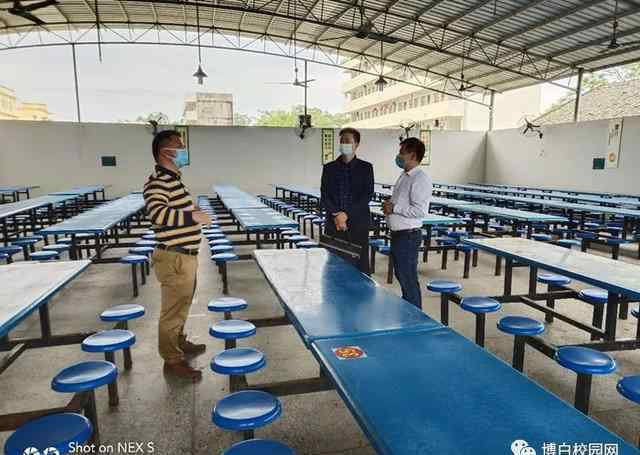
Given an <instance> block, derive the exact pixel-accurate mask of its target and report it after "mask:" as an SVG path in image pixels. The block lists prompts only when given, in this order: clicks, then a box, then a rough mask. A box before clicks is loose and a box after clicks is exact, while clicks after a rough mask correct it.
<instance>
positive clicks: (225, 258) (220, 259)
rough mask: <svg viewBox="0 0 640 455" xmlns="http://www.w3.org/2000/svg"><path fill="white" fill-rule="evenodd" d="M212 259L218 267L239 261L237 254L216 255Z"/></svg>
mask: <svg viewBox="0 0 640 455" xmlns="http://www.w3.org/2000/svg"><path fill="white" fill-rule="evenodd" d="M211 259H212V260H213V261H215V263H216V264H217V265H221V264H224V263H225V262H229V261H237V260H238V259H239V257H238V255H237V254H233V253H216V254H214V255H212V256H211Z"/></svg>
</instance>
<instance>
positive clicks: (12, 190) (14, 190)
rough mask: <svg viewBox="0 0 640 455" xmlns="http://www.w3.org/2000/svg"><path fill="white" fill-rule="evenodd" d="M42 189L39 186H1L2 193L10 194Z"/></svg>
mask: <svg viewBox="0 0 640 455" xmlns="http://www.w3.org/2000/svg"><path fill="white" fill-rule="evenodd" d="M36 188H40V186H39V185H26V186H0V191H2V192H8V193H17V192H20V193H22V192H25V191H27V190H33V189H36Z"/></svg>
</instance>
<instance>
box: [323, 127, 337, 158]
mask: <svg viewBox="0 0 640 455" xmlns="http://www.w3.org/2000/svg"><path fill="white" fill-rule="evenodd" d="M320 147H321V161H320V162H321V163H322V165H323V166H324V165H325V164H327V163H329V162H331V161H333V160H334V159H335V132H334V131H333V129H331V128H323V129H322V139H321V143H320Z"/></svg>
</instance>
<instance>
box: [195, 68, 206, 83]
mask: <svg viewBox="0 0 640 455" xmlns="http://www.w3.org/2000/svg"><path fill="white" fill-rule="evenodd" d="M193 77H195V78H196V79H198V84H200V85H202V84H203V82H204V78H205V77H209V76H207V73H205V72H204V71H203V69H202V65H198V71H196V72H195V73H193Z"/></svg>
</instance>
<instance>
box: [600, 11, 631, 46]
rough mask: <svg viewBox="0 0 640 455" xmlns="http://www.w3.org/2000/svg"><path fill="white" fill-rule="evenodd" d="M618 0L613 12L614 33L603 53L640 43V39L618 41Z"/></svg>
mask: <svg viewBox="0 0 640 455" xmlns="http://www.w3.org/2000/svg"><path fill="white" fill-rule="evenodd" d="M618 25H619V23H618V0H616V6H615V10H614V13H613V34H612V35H611V41H609V44H607V46H606V47H605V48H604V49H603V50H601V51H600V53H601V54H604V53H605V52H609V51H613V50H616V49H619V48H621V47H624V46H637V45H639V44H640V40H636V41H627V42H626V43H620V42H618Z"/></svg>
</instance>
